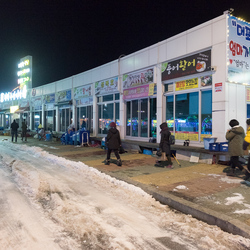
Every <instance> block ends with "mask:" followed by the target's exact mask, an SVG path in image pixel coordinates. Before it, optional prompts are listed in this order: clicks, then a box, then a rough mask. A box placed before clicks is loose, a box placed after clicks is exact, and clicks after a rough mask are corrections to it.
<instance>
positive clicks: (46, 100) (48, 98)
mask: <svg viewBox="0 0 250 250" xmlns="http://www.w3.org/2000/svg"><path fill="white" fill-rule="evenodd" d="M43 98H44V104H49V103H55V94H49V95H45V96H44V97H43Z"/></svg>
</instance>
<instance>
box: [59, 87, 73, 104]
mask: <svg viewBox="0 0 250 250" xmlns="http://www.w3.org/2000/svg"><path fill="white" fill-rule="evenodd" d="M70 100H71V90H65V91H59V92H57V93H56V101H57V102H64V101H70Z"/></svg>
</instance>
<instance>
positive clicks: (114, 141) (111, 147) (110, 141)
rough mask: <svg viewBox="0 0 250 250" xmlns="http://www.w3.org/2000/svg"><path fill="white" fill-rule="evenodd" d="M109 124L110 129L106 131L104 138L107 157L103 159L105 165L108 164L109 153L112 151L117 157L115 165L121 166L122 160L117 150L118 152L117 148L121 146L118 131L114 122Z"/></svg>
mask: <svg viewBox="0 0 250 250" xmlns="http://www.w3.org/2000/svg"><path fill="white" fill-rule="evenodd" d="M109 126H110V129H109V131H108V135H107V140H106V146H107V159H106V161H105V165H109V164H110V155H111V152H112V151H114V153H115V156H116V158H117V165H118V166H121V165H122V161H121V159H120V155H119V152H118V149H119V147H120V146H121V137H120V133H119V131H118V130H117V128H116V124H115V122H111V123H110V125H109Z"/></svg>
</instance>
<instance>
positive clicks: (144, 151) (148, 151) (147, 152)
mask: <svg viewBox="0 0 250 250" xmlns="http://www.w3.org/2000/svg"><path fill="white" fill-rule="evenodd" d="M142 153H143V154H144V155H152V151H151V150H148V149H143V152H142Z"/></svg>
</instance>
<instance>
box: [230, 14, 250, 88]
mask: <svg viewBox="0 0 250 250" xmlns="http://www.w3.org/2000/svg"><path fill="white" fill-rule="evenodd" d="M228 29H229V36H228V81H231V82H237V83H249V82H250V24H249V23H246V22H244V21H241V20H239V19H238V18H236V17H233V16H228Z"/></svg>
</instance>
